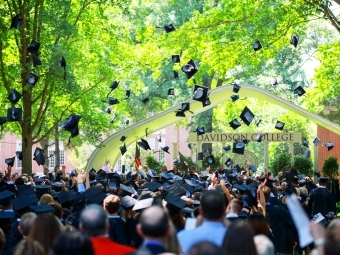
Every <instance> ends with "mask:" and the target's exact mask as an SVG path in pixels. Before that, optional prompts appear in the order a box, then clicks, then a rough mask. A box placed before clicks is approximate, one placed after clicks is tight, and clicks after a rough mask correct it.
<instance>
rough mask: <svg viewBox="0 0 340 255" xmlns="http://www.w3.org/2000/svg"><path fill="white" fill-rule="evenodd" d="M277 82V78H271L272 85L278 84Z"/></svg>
mask: <svg viewBox="0 0 340 255" xmlns="http://www.w3.org/2000/svg"><path fill="white" fill-rule="evenodd" d="M278 84H279V82H278V81H277V79H276V78H273V79H272V85H273V86H276V85H278Z"/></svg>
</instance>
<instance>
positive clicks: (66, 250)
mask: <svg viewBox="0 0 340 255" xmlns="http://www.w3.org/2000/svg"><path fill="white" fill-rule="evenodd" d="M64 254H67V255H78V254H81V255H93V254H94V249H93V247H92V244H91V241H90V239H89V237H88V236H87V235H83V234H82V233H80V232H79V231H73V232H63V233H61V234H60V235H59V236H58V237H57V238H56V239H55V241H54V243H53V247H52V251H51V253H50V254H49V255H64Z"/></svg>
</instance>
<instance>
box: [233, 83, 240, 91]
mask: <svg viewBox="0 0 340 255" xmlns="http://www.w3.org/2000/svg"><path fill="white" fill-rule="evenodd" d="M232 85H233V92H234V93H238V92H239V91H240V89H241V86H240V85H238V84H236V83H234V84H232Z"/></svg>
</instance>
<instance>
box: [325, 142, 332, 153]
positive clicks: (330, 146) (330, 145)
mask: <svg viewBox="0 0 340 255" xmlns="http://www.w3.org/2000/svg"><path fill="white" fill-rule="evenodd" d="M325 147H326V148H327V150H328V151H330V150H331V149H333V148H334V143H333V142H332V141H329V142H327V143H326V144H325Z"/></svg>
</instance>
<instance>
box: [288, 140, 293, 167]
mask: <svg viewBox="0 0 340 255" xmlns="http://www.w3.org/2000/svg"><path fill="white" fill-rule="evenodd" d="M289 153H290V155H291V156H290V165H291V166H293V164H294V142H290V143H289Z"/></svg>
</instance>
